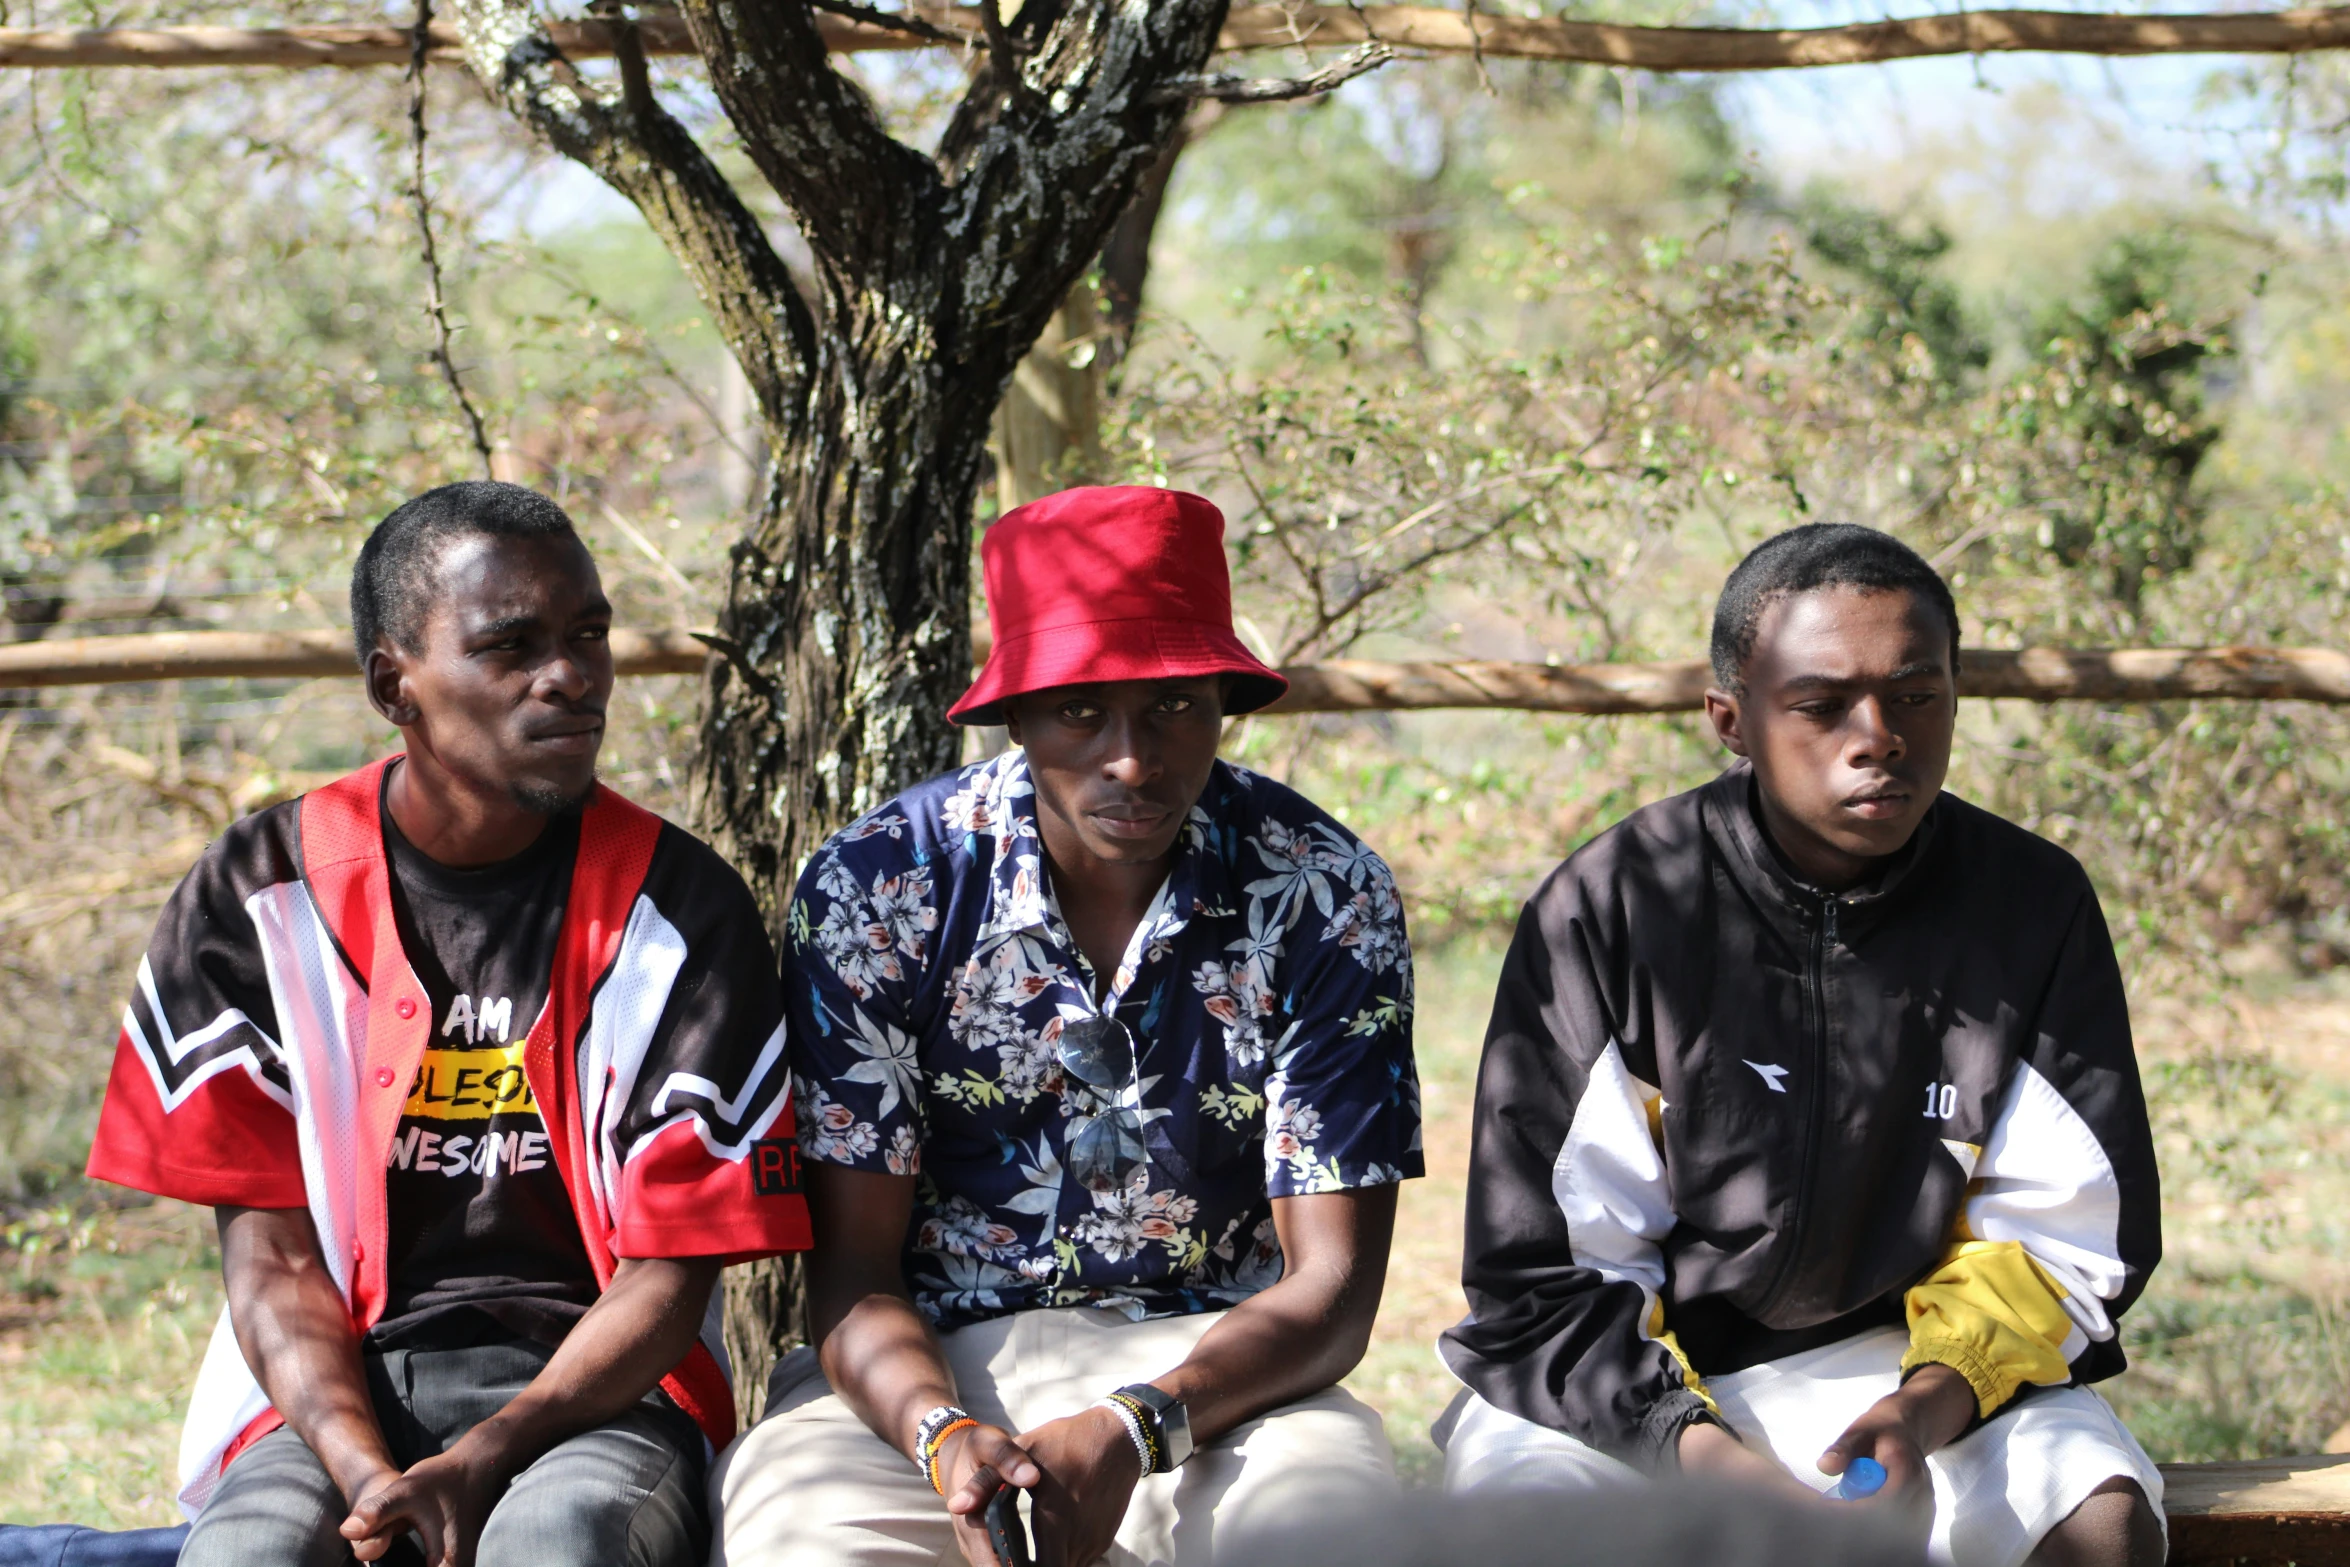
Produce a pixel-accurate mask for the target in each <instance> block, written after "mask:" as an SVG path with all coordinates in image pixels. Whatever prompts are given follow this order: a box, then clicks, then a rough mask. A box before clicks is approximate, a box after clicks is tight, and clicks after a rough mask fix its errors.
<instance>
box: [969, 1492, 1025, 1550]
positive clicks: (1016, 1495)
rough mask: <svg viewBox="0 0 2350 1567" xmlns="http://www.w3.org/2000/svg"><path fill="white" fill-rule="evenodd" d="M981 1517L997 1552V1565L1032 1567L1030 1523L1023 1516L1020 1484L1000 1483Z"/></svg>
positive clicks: (990, 1546)
mask: <svg viewBox="0 0 2350 1567" xmlns="http://www.w3.org/2000/svg"><path fill="white" fill-rule="evenodd" d="M981 1517H982V1518H983V1519H984V1520H985V1522H986V1524H987V1544H988V1549H990V1550H992V1551H994V1552H995V1559H996V1562H997V1567H1031V1564H1030V1561H1029V1557H1028V1525H1027V1524H1025V1523H1023V1522H1021V1519H1020V1488H1019V1487H1018V1486H1012V1485H999V1486H997V1487H996V1492H995V1495H993V1496H991V1497H989V1498H988V1499H987V1509H986V1511H985V1512H984V1513H982V1514H981Z"/></svg>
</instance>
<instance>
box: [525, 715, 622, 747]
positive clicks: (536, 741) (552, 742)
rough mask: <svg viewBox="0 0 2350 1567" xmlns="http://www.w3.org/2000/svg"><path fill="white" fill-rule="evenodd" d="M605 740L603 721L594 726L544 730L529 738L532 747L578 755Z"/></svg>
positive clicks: (595, 723) (593, 724)
mask: <svg viewBox="0 0 2350 1567" xmlns="http://www.w3.org/2000/svg"><path fill="white" fill-rule="evenodd" d="M603 738H604V723H603V720H602V719H598V720H596V721H595V722H594V723H592V724H587V725H584V726H580V727H575V728H566V729H542V730H540V731H539V732H538V733H536V734H533V735H530V736H528V739H529V741H530V743H531V744H532V745H538V746H545V747H546V748H547V749H548V750H550V751H562V752H566V753H576V752H580V751H592V750H594V749H595V748H596V746H597V745H598V744H600V743H601V742H602V740H603Z"/></svg>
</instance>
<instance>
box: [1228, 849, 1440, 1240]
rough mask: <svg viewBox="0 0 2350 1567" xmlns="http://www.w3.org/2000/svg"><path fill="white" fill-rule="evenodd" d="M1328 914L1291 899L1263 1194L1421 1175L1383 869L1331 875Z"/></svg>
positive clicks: (1401, 948) (1408, 999)
mask: <svg viewBox="0 0 2350 1567" xmlns="http://www.w3.org/2000/svg"><path fill="white" fill-rule="evenodd" d="M1329 885H1330V892H1331V895H1330V897H1329V898H1328V900H1327V906H1325V904H1324V903H1323V902H1322V901H1320V900H1316V899H1305V900H1302V901H1301V904H1300V907H1299V912H1298V917H1297V924H1296V925H1295V926H1294V928H1293V929H1292V930H1291V931H1290V934H1289V940H1288V943H1287V959H1288V962H1287V967H1288V968H1289V975H1288V981H1289V982H1288V984H1287V986H1286V987H1285V990H1286V993H1287V995H1288V996H1289V997H1291V998H1293V1000H1292V1001H1291V1004H1290V1015H1289V1016H1288V1017H1287V1018H1285V1019H1284V1020H1283V1023H1284V1027H1283V1037H1282V1038H1281V1039H1280V1040H1279V1041H1277V1043H1276V1045H1275V1048H1274V1052H1273V1070H1272V1072H1271V1073H1270V1074H1269V1075H1268V1076H1267V1077H1266V1079H1265V1190H1266V1192H1267V1194H1268V1195H1270V1196H1274V1197H1297V1196H1303V1195H1307V1194H1310V1193H1315V1192H1331V1191H1344V1190H1348V1189H1351V1188H1356V1187H1364V1186H1383V1185H1386V1184H1388V1183H1389V1182H1393V1181H1401V1180H1406V1179H1409V1178H1412V1177H1415V1176H1419V1175H1422V1174H1424V1173H1426V1171H1425V1164H1424V1160H1423V1157H1422V1154H1421V1149H1420V1081H1419V1075H1418V1072H1417V1070H1416V1068H1415V1066H1414V1064H1413V1060H1412V949H1411V941H1410V938H1409V936H1408V935H1407V934H1406V932H1405V929H1404V915H1403V902H1402V899H1401V898H1400V897H1398V896H1397V894H1396V889H1395V878H1394V876H1393V875H1392V874H1391V873H1390V872H1389V870H1388V868H1387V866H1386V864H1385V862H1383V861H1382V860H1380V859H1379V858H1378V856H1376V855H1374V854H1372V853H1370V852H1369V851H1368V850H1363V849H1360V848H1359V847H1358V848H1356V849H1355V851H1354V852H1353V853H1351V854H1349V855H1348V856H1346V857H1345V859H1344V861H1343V863H1342V864H1339V865H1334V866H1333V867H1332V870H1331V873H1330V877H1329Z"/></svg>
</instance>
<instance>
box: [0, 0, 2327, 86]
mask: <svg viewBox="0 0 2350 1567" xmlns="http://www.w3.org/2000/svg"><path fill="white" fill-rule="evenodd" d="M1036 4H1037V0H1030V6H1029V8H1030V9H1034V7H1035V5H1036ZM1363 10H1364V15H1365V16H1366V17H1368V18H1369V22H1370V27H1369V28H1368V29H1367V28H1366V27H1365V26H1364V24H1363V22H1362V20H1360V19H1358V18H1357V17H1356V16H1354V15H1353V14H1352V13H1351V12H1350V11H1349V10H1348V9H1346V8H1343V7H1340V6H1288V5H1255V6H1248V7H1245V8H1242V9H1239V10H1236V11H1234V12H1233V13H1232V17H1231V21H1230V22H1229V24H1228V25H1227V26H1226V27H1225V28H1224V31H1223V34H1222V37H1221V38H1220V39H1219V40H1218V42H1217V47H1218V48H1219V49H1226V50H1247V49H1287V48H1294V47H1295V46H1296V45H1297V44H1299V43H1300V42H1308V43H1311V44H1313V45H1315V46H1317V47H1320V46H1323V45H1329V46H1334V47H1335V46H1338V45H1342V44H1351V43H1360V42H1362V41H1364V40H1365V39H1366V38H1368V37H1369V36H1370V32H1371V30H1374V29H1375V30H1376V32H1377V34H1378V36H1379V37H1380V38H1382V39H1384V40H1386V41H1387V42H1388V43H1389V44H1391V45H1393V46H1395V47H1397V48H1400V49H1410V50H1419V51H1425V52H1427V53H1430V54H1467V55H1473V56H1475V55H1481V56H1482V57H1483V58H1485V59H1486V60H1503V59H1510V60H1555V61H1563V62H1568V63H1581V64H1591V65H1618V66H1625V67H1629V68H1631V69H1635V70H1646V71H1782V70H1798V69H1803V68H1806V67H1811V66H1822V65H1864V64H1871V63H1881V62H1883V61H1887V60H1914V59H1921V58H1924V57H1927V56H1931V55H1956V54H2013V53H2048V54H2089V55H2155V54H2303V53H2308V52H2310V51H2314V50H2324V49H2342V48H2350V6H2334V7H2317V8H2311V9H2304V10H2291V11H2235V12H2196V13H2185V14H2177V15H2168V16H2148V15H2142V14H2123V15H2114V14H2100V13H2092V12H2077V11H2024V10H2003V11H1958V12H1952V13H1948V14H1945V15H1940V16H1919V17H1900V18H1895V19H1893V20H1890V21H1881V22H1855V23H1849V24H1845V25H1841V26H1834V27H1808V28H1777V27H1754V28H1743V27H1641V26H1633V25H1627V24H1619V23H1614V22H1582V21H1573V20H1569V19H1567V18H1564V17H1505V16H1492V15H1489V14H1487V13H1486V12H1484V11H1483V10H1479V11H1478V12H1477V14H1476V16H1475V17H1474V19H1473V20H1472V19H1471V18H1469V17H1466V16H1464V15H1463V14H1462V13H1461V12H1459V11H1451V10H1443V9H1439V8H1437V7H1435V6H1408V5H1388V6H1366V7H1364V8H1363ZM929 14H931V15H933V16H947V17H955V16H962V15H968V14H971V12H970V10H969V9H968V8H955V9H953V10H947V9H944V8H941V9H940V10H937V11H932V12H930V13H929ZM974 21H975V22H976V17H974ZM947 30H950V31H951V29H947ZM818 31H819V32H820V33H821V34H822V35H823V36H824V37H825V38H826V40H827V42H828V43H829V44H830V45H831V47H833V48H835V49H839V50H843V51H851V50H868V49H882V50H896V49H905V48H909V47H935V46H934V45H931V44H929V43H928V42H927V41H926V40H920V39H916V38H913V37H912V36H911V35H910V34H908V33H906V32H904V31H902V30H900V29H896V28H884V27H877V26H873V25H871V24H867V23H864V22H862V21H855V20H850V19H847V18H843V19H841V20H839V21H832V20H831V19H830V18H827V20H826V21H825V22H824V23H820V24H819V26H818ZM547 32H548V35H549V36H550V37H551V38H552V39H553V40H554V41H555V42H556V43H557V44H558V45H560V46H561V48H562V49H563V50H564V51H565V52H566V53H567V54H569V55H570V56H571V57H572V58H574V59H581V60H585V59H594V58H600V57H606V56H609V55H610V54H611V53H612V51H613V30H612V28H611V27H610V26H609V25H608V24H606V23H604V22H602V21H595V20H588V21H559V22H552V23H549V24H547ZM645 32H646V34H647V39H646V52H647V53H648V54H653V55H684V54H692V53H694V52H695V49H694V46H693V43H692V41H691V39H690V38H688V37H687V36H686V35H685V30H684V29H683V28H673V27H666V26H662V25H659V21H658V20H657V19H648V20H647V23H646V26H645ZM960 46H961V44H960V41H958V47H960ZM459 52H460V51H459V47H458V40H457V38H456V37H455V35H454V34H452V33H449V32H447V31H446V30H436V31H435V33H434V35H433V58H435V59H436V60H441V59H451V58H454V57H456V55H457V54H458V53H459ZM407 60H408V39H407V30H406V29H405V28H400V27H385V26H348V25H339V26H309V27H284V28H244V27H116V28H92V29H86V30H78V29H64V28H59V29H44V28H0V67H12V66H13V67H20V68H26V69H34V70H40V69H88V68H92V67H104V66H192V65H207V66H220V65H251V66H282V67H293V68H300V67H306V66H339V67H346V68H347V67H355V66H371V65H405V64H406V63H407Z"/></svg>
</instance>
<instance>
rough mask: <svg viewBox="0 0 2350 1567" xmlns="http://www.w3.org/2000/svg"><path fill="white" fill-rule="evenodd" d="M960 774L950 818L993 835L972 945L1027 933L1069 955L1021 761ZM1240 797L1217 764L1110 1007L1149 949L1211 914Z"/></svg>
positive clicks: (1017, 757) (1006, 756) (1014, 755)
mask: <svg viewBox="0 0 2350 1567" xmlns="http://www.w3.org/2000/svg"><path fill="white" fill-rule="evenodd" d="M965 777H966V781H967V782H966V787H965V788H964V789H963V790H962V791H961V792H959V793H958V794H957V795H956V796H955V801H954V803H953V804H951V805H950V807H949V810H950V813H951V812H953V811H955V810H956V809H957V807H961V809H962V814H963V815H964V817H965V818H966V819H976V820H979V821H983V822H985V823H987V824H988V826H989V828H991V829H992V830H993V831H994V834H995V859H994V860H993V862H992V863H991V864H990V865H989V867H988V881H989V889H988V908H987V912H986V914H985V916H984V917H983V918H982V919H981V922H980V928H979V936H978V941H979V943H980V944H981V945H987V944H989V943H992V942H994V941H998V940H1001V939H1003V938H1004V937H1007V936H1011V935H1015V934H1019V933H1021V932H1029V933H1033V934H1037V935H1041V936H1044V937H1046V938H1048V939H1050V940H1051V941H1052V942H1054V943H1055V944H1056V945H1059V946H1062V947H1065V948H1067V949H1068V950H1069V951H1071V952H1075V951H1076V943H1075V941H1074V940H1072V939H1071V937H1070V935H1069V931H1068V927H1067V925H1065V924H1064V923H1063V922H1062V920H1061V917H1060V911H1059V909H1058V908H1057V907H1056V906H1055V904H1054V902H1053V899H1052V894H1051V891H1050V889H1049V888H1047V886H1046V885H1045V872H1044V841H1043V839H1042V838H1040V837H1039V836H1038V834H1037V828H1036V786H1035V784H1034V782H1033V781H1032V780H1031V779H1030V777H1029V774H1028V759H1027V756H1026V755H1025V754H1024V753H1023V752H1020V751H1018V750H1011V751H1006V752H1004V753H1003V754H1002V755H1001V756H998V757H996V758H994V759H993V760H991V761H988V762H985V763H983V764H981V765H980V767H978V768H977V769H974V770H973V771H972V772H971V773H968V774H966V775H965ZM1240 794H1241V791H1240V790H1239V788H1238V787H1237V784H1236V782H1235V780H1234V779H1233V777H1232V774H1231V769H1230V768H1229V767H1228V766H1227V765H1226V764H1225V763H1224V762H1223V761H1221V760H1219V761H1218V762H1217V763H1216V765H1215V767H1214V768H1213V770H1211V771H1210V773H1209V774H1208V784H1207V787H1206V788H1205V789H1203V790H1201V791H1200V797H1199V799H1198V800H1197V801H1195V802H1193V804H1192V807H1191V815H1190V816H1189V818H1188V819H1186V820H1185V822H1184V824H1183V831H1182V834H1181V835H1180V836H1179V837H1178V838H1177V839H1176V850H1175V863H1174V864H1173V865H1172V866H1170V867H1169V868H1168V872H1167V879H1166V881H1165V882H1163V883H1162V884H1161V885H1160V887H1159V893H1158V896H1157V897H1156V898H1155V899H1154V900H1152V903H1151V906H1150V909H1149V911H1148V912H1147V913H1145V914H1144V915H1143V917H1142V922H1141V923H1140V924H1139V925H1137V926H1136V927H1135V930H1134V936H1133V939H1132V940H1130V941H1129V942H1128V943H1127V947H1126V956H1125V958H1124V959H1123V961H1121V962H1120V963H1119V965H1118V972H1117V974H1116V975H1115V976H1114V977H1113V978H1112V980H1111V983H1110V998H1111V1001H1112V1002H1113V1003H1114V1002H1115V1001H1116V1000H1117V999H1118V998H1120V997H1122V996H1123V995H1124V994H1125V993H1126V990H1127V988H1128V987H1129V986H1131V985H1132V984H1133V982H1134V979H1135V976H1136V974H1137V973H1139V972H1140V970H1141V969H1142V968H1143V967H1144V966H1145V963H1146V961H1147V958H1148V956H1149V953H1150V951H1151V949H1152V947H1153V946H1155V945H1158V944H1161V943H1164V942H1169V941H1172V940H1174V939H1175V937H1176V936H1177V935H1178V934H1180V933H1181V932H1182V931H1183V930H1184V928H1185V927H1186V926H1188V925H1189V924H1190V923H1191V918H1192V915H1193V914H1194V913H1195V912H1205V913H1214V912H1217V911H1218V900H1219V899H1221V898H1222V897H1223V895H1224V890H1225V884H1226V881H1227V879H1228V878H1227V876H1226V873H1225V863H1224V862H1225V855H1224V853H1223V852H1221V851H1222V849H1223V848H1224V847H1225V846H1226V845H1225V843H1224V840H1226V839H1227V838H1230V837H1232V836H1233V829H1234V828H1235V826H1236V825H1237V824H1235V823H1233V822H1232V821H1231V820H1230V817H1231V816H1232V814H1233V812H1232V808H1231V807H1232V802H1233V801H1234V800H1235V799H1236V798H1238V797H1239V795H1240Z"/></svg>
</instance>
